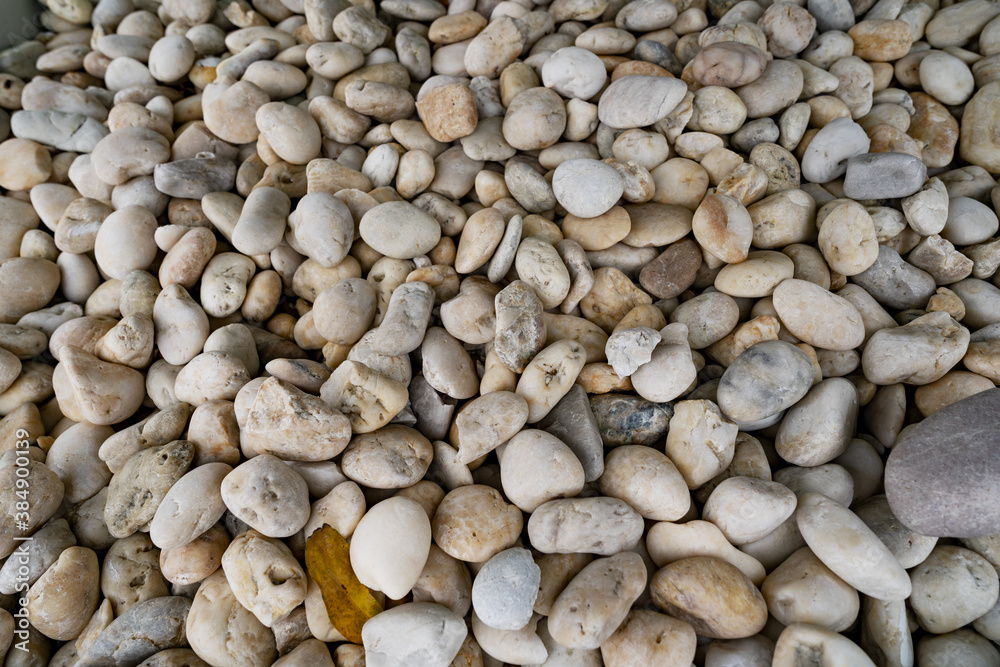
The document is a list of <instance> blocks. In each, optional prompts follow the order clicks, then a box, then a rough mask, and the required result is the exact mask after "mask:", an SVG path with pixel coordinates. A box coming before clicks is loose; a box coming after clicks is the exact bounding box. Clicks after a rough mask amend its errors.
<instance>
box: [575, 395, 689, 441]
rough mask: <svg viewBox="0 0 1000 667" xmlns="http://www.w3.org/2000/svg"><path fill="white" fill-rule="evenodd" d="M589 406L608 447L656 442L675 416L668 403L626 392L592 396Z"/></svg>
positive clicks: (665, 431) (664, 433)
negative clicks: (655, 401) (653, 400)
mask: <svg viewBox="0 0 1000 667" xmlns="http://www.w3.org/2000/svg"><path fill="white" fill-rule="evenodd" d="M590 407H591V409H592V410H593V411H594V417H595V418H596V419H597V427H598V429H600V432H601V439H602V440H603V441H604V444H605V445H606V446H608V447H617V446H618V445H653V444H655V443H656V442H657V441H658V440H660V439H661V438H662V437H663V436H664V435H666V433H667V428H668V426H669V424H670V418H671V417H672V416H673V415H674V409H673V406H672V405H671V404H669V403H654V402H652V401H647V400H646V399H644V398H639V397H638V396H628V395H624V394H602V395H600V396H593V397H591V399H590Z"/></svg>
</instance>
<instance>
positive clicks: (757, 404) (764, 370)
mask: <svg viewBox="0 0 1000 667" xmlns="http://www.w3.org/2000/svg"><path fill="white" fill-rule="evenodd" d="M813 377H814V370H813V365H812V361H810V360H809V357H808V356H806V353H805V352H803V351H802V350H800V349H799V348H797V347H795V346H794V345H792V344H791V343H786V342H785V341H781V340H766V341H763V342H761V343H757V344H756V345H753V346H751V347H749V348H747V349H746V350H745V351H744V352H743V354H741V355H740V356H738V357H737V358H736V360H735V361H734V362H733V363H732V364H731V365H730V366H729V368H727V369H726V372H725V373H723V375H722V379H720V380H719V389H718V394H717V396H718V403H719V408H720V409H721V410H722V412H724V413H725V415H726V416H727V417H729V418H730V419H735V420H737V421H742V422H755V421H758V420H761V419H764V418H765V417H769V416H771V415H773V414H777V413H778V412H781V411H782V410H785V409H786V408H789V407H791V406H792V405H795V403H797V402H798V400H799V399H800V398H802V397H803V396H805V394H806V392H807V391H809V387H811V386H812V382H813Z"/></svg>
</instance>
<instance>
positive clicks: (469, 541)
mask: <svg viewBox="0 0 1000 667" xmlns="http://www.w3.org/2000/svg"><path fill="white" fill-rule="evenodd" d="M523 525H524V524H523V518H522V516H521V510H519V509H518V508H517V507H515V506H513V505H508V504H507V503H506V502H504V500H503V497H502V496H501V495H500V492H499V491H497V490H495V489H493V488H492V487H489V486H484V485H481V484H473V485H471V486H462V487H459V488H457V489H455V490H453V491H450V492H449V493H448V494H447V495H446V496H445V497H444V500H442V501H441V504H440V505H438V508H437V512H436V513H435V514H434V518H433V521H432V528H433V534H434V541H435V542H436V543H437V545H438V546H439V547H441V549H442V550H443V551H444V552H445V553H447V554H448V555H449V556H452V557H454V558H457V559H459V560H461V561H465V562H473V563H479V562H484V561H487V560H489V559H490V558H491V557H493V556H495V555H496V554H498V553H499V552H501V551H503V550H504V549H506V548H508V547H510V546H513V544H514V542H515V541H516V540H517V538H518V536H520V534H521V528H522V527H523Z"/></svg>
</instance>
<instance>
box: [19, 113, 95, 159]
mask: <svg viewBox="0 0 1000 667" xmlns="http://www.w3.org/2000/svg"><path fill="white" fill-rule="evenodd" d="M10 129H11V132H13V133H14V136H15V137H18V138H19V139H31V140H33V141H37V142H38V143H40V144H45V145H46V146H53V147H54V148H57V149H59V150H61V151H73V152H74V153H90V152H92V151H93V150H94V147H95V146H97V143H98V142H99V141H100V140H101V139H103V138H104V137H106V136H108V134H109V131H108V128H107V127H106V126H105V125H104V124H103V123H101V122H100V121H99V120H97V119H95V118H91V117H90V116H84V115H83V114H78V113H65V112H62V111H18V112H16V113H15V114H14V115H13V116H11V119H10Z"/></svg>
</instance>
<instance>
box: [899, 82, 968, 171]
mask: <svg viewBox="0 0 1000 667" xmlns="http://www.w3.org/2000/svg"><path fill="white" fill-rule="evenodd" d="M910 98H911V99H912V100H913V107H914V109H915V111H914V113H913V116H912V119H911V121H910V128H909V130H907V134H909V135H910V136H911V137H913V138H914V139H916V140H917V141H922V142H923V143H924V151H923V161H924V164H925V165H927V166H928V167H947V166H948V165H949V164H951V160H952V158H953V157H955V144H957V143H958V121H957V120H955V117H954V116H952V115H951V113H950V112H949V111H948V108H947V107H946V106H945V105H943V104H941V103H940V102H938V101H937V100H935V99H934V98H933V97H931V96H930V95H927V94H926V93H918V92H913V93H910Z"/></svg>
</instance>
